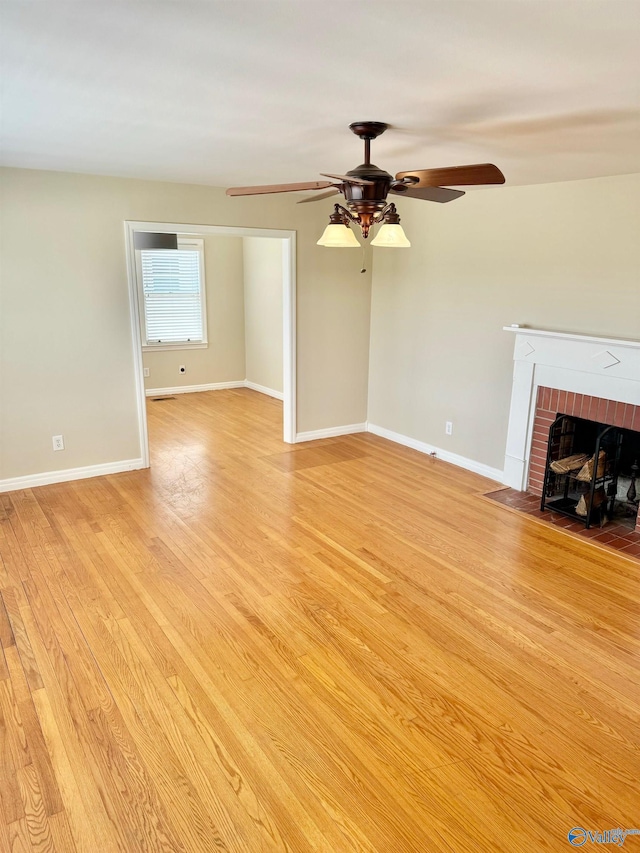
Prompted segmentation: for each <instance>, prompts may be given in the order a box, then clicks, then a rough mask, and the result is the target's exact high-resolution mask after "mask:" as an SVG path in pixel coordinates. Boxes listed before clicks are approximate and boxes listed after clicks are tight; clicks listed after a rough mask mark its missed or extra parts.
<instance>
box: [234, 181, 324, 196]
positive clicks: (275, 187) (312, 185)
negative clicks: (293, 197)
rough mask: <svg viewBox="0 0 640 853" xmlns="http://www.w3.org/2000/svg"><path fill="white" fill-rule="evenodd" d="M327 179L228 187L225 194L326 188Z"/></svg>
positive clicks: (258, 193)
mask: <svg viewBox="0 0 640 853" xmlns="http://www.w3.org/2000/svg"><path fill="white" fill-rule="evenodd" d="M332 186H333V184H332V183H329V181H307V182H306V183H304V184H265V185H264V186H261V187H229V189H228V190H227V195H234V196H235V195H262V194H263V193H295V192H300V190H326V189H327V188H328V187H332Z"/></svg>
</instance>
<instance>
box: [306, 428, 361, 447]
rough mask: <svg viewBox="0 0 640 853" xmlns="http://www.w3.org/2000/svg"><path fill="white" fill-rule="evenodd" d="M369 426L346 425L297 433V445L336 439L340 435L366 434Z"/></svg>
mask: <svg viewBox="0 0 640 853" xmlns="http://www.w3.org/2000/svg"><path fill="white" fill-rule="evenodd" d="M366 431H367V424H366V423H363V424H345V425H344V426H338V427H328V428H327V429H312V430H310V431H309V432H298V433H296V444H299V443H300V442H301V441H316V440H317V439H318V438H335V437H336V436H338V435H352V434H353V433H354V432H366Z"/></svg>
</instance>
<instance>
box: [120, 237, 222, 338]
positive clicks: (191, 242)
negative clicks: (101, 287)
mask: <svg viewBox="0 0 640 853" xmlns="http://www.w3.org/2000/svg"><path fill="white" fill-rule="evenodd" d="M194 247H195V250H196V251H197V252H198V271H199V275H200V310H201V312H202V339H201V340H198V341H175V342H170V341H166V342H164V343H163V342H160V343H153V342H151V343H150V342H149V341H147V316H146V310H145V300H144V284H143V278H142V252H143V251H154V250H153V249H151V250H149V249H136V250H135V254H136V278H137V280H138V305H139V312H138V313H139V315H140V337H141V340H142V350H143V352H152V351H153V352H162V351H168V350H182V349H207V348H208V346H209V339H208V336H207V281H206V278H205V264H204V239H202V238H201V237H180V235H178V249H193V248H194ZM156 251H157V250H156ZM163 251H171V249H167V250H163Z"/></svg>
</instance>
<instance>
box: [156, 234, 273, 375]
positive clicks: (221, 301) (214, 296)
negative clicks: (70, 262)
mask: <svg viewBox="0 0 640 853" xmlns="http://www.w3.org/2000/svg"><path fill="white" fill-rule="evenodd" d="M202 239H203V240H204V266H205V271H204V275H205V282H206V302H207V337H208V341H209V343H208V346H207V348H206V349H173V350H162V351H153V350H145V351H144V353H143V362H144V366H145V367H147V368H149V371H150V374H149V376H148V378H146V379H145V380H144V382H145V388H177V387H180V386H183V385H210V384H212V383H214V382H230V381H234V380H236V381H242V380H243V379H244V378H245V341H244V286H243V261H242V237H225V236H220V237H218V236H207V237H204V238H202ZM265 242H269V241H265ZM280 287H281V288H282V284H281V285H280ZM281 336H282V333H281ZM180 365H184V366H185V368H186V373H184V374H181V373H180V372H179V367H180Z"/></svg>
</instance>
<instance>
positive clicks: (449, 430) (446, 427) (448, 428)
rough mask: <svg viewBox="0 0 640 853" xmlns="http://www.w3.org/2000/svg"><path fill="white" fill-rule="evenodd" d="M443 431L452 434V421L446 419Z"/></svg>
mask: <svg viewBox="0 0 640 853" xmlns="http://www.w3.org/2000/svg"><path fill="white" fill-rule="evenodd" d="M444 431H445V432H446V434H447V435H453V421H447V422H446V423H445V425H444Z"/></svg>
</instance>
